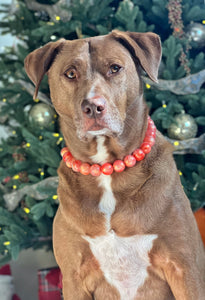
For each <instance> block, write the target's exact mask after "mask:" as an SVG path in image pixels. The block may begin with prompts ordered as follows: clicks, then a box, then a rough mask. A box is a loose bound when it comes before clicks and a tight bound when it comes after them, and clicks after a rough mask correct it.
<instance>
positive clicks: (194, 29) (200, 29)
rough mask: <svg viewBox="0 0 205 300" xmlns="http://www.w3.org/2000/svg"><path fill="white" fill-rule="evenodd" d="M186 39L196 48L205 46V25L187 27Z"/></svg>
mask: <svg viewBox="0 0 205 300" xmlns="http://www.w3.org/2000/svg"><path fill="white" fill-rule="evenodd" d="M186 37H187V39H188V40H189V41H190V42H191V45H192V46H193V47H194V48H203V47H204V46H205V25H202V24H200V23H191V24H189V25H188V26H187V27H186Z"/></svg>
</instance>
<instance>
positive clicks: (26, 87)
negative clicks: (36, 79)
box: [17, 79, 53, 107]
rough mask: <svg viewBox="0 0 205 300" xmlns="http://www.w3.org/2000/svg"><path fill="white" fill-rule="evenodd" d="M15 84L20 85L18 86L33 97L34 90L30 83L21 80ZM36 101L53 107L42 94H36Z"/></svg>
mask: <svg viewBox="0 0 205 300" xmlns="http://www.w3.org/2000/svg"><path fill="white" fill-rule="evenodd" d="M17 82H18V83H20V85H21V86H22V87H23V88H24V89H25V90H26V91H27V92H28V93H29V94H30V95H31V96H32V97H33V95H34V90H35V88H34V86H33V85H32V84H31V83H28V82H26V81H24V80H21V79H19V80H17ZM38 99H39V100H41V101H42V102H44V103H46V104H48V105H50V106H52V107H53V104H52V103H51V101H50V99H49V98H48V97H47V96H46V95H45V94H44V93H42V92H38Z"/></svg>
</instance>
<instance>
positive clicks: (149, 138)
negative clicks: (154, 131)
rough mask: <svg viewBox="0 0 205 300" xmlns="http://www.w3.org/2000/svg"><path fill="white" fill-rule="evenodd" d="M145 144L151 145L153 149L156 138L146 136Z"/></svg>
mask: <svg viewBox="0 0 205 300" xmlns="http://www.w3.org/2000/svg"><path fill="white" fill-rule="evenodd" d="M143 142H145V143H148V144H150V146H151V147H152V146H153V145H154V143H155V138H154V137H153V136H146V137H145V138H144V141H143Z"/></svg>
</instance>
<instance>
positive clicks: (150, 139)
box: [61, 116, 156, 176]
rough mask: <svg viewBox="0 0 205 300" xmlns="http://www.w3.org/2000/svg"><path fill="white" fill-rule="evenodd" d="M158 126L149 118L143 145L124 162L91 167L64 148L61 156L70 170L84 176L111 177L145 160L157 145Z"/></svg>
mask: <svg viewBox="0 0 205 300" xmlns="http://www.w3.org/2000/svg"><path fill="white" fill-rule="evenodd" d="M155 137H156V126H155V124H154V122H153V121H152V119H151V118H150V117H149V116H148V126H147V131H146V134H145V138H144V140H143V143H142V145H141V146H140V147H139V148H137V149H136V150H135V151H134V152H133V153H132V154H129V155H127V156H125V157H124V159H123V160H120V159H118V160H115V161H114V163H112V164H111V163H105V164H103V165H102V166H101V165H99V164H93V165H90V164H88V163H86V162H82V161H80V160H76V159H75V158H74V157H73V155H72V154H71V152H70V151H69V149H68V148H67V147H64V148H63V149H62V150H61V156H62V158H63V160H64V162H65V163H66V166H67V167H68V168H71V169H72V170H73V171H74V172H80V173H81V174H83V175H89V174H90V175H92V176H99V175H101V174H104V175H111V174H112V173H113V172H117V173H120V172H122V171H124V169H125V168H126V167H127V168H131V167H133V166H134V165H135V164H136V162H137V161H141V160H143V159H144V157H145V155H146V154H148V153H149V152H150V151H151V149H152V146H153V145H154V143H155Z"/></svg>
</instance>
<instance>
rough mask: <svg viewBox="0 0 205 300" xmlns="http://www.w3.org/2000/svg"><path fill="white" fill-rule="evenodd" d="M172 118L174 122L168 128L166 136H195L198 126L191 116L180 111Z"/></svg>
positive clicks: (184, 138)
mask: <svg viewBox="0 0 205 300" xmlns="http://www.w3.org/2000/svg"><path fill="white" fill-rule="evenodd" d="M174 119H175V120H174V122H173V123H172V124H171V126H170V127H169V128H168V136H169V137H170V138H172V139H176V140H187V139H191V138H194V137H195V136H196V134H197V130H198V126H197V124H196V122H195V120H194V118H193V117H192V116H190V115H188V114H185V113H181V114H179V115H176V116H175V117H174Z"/></svg>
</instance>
